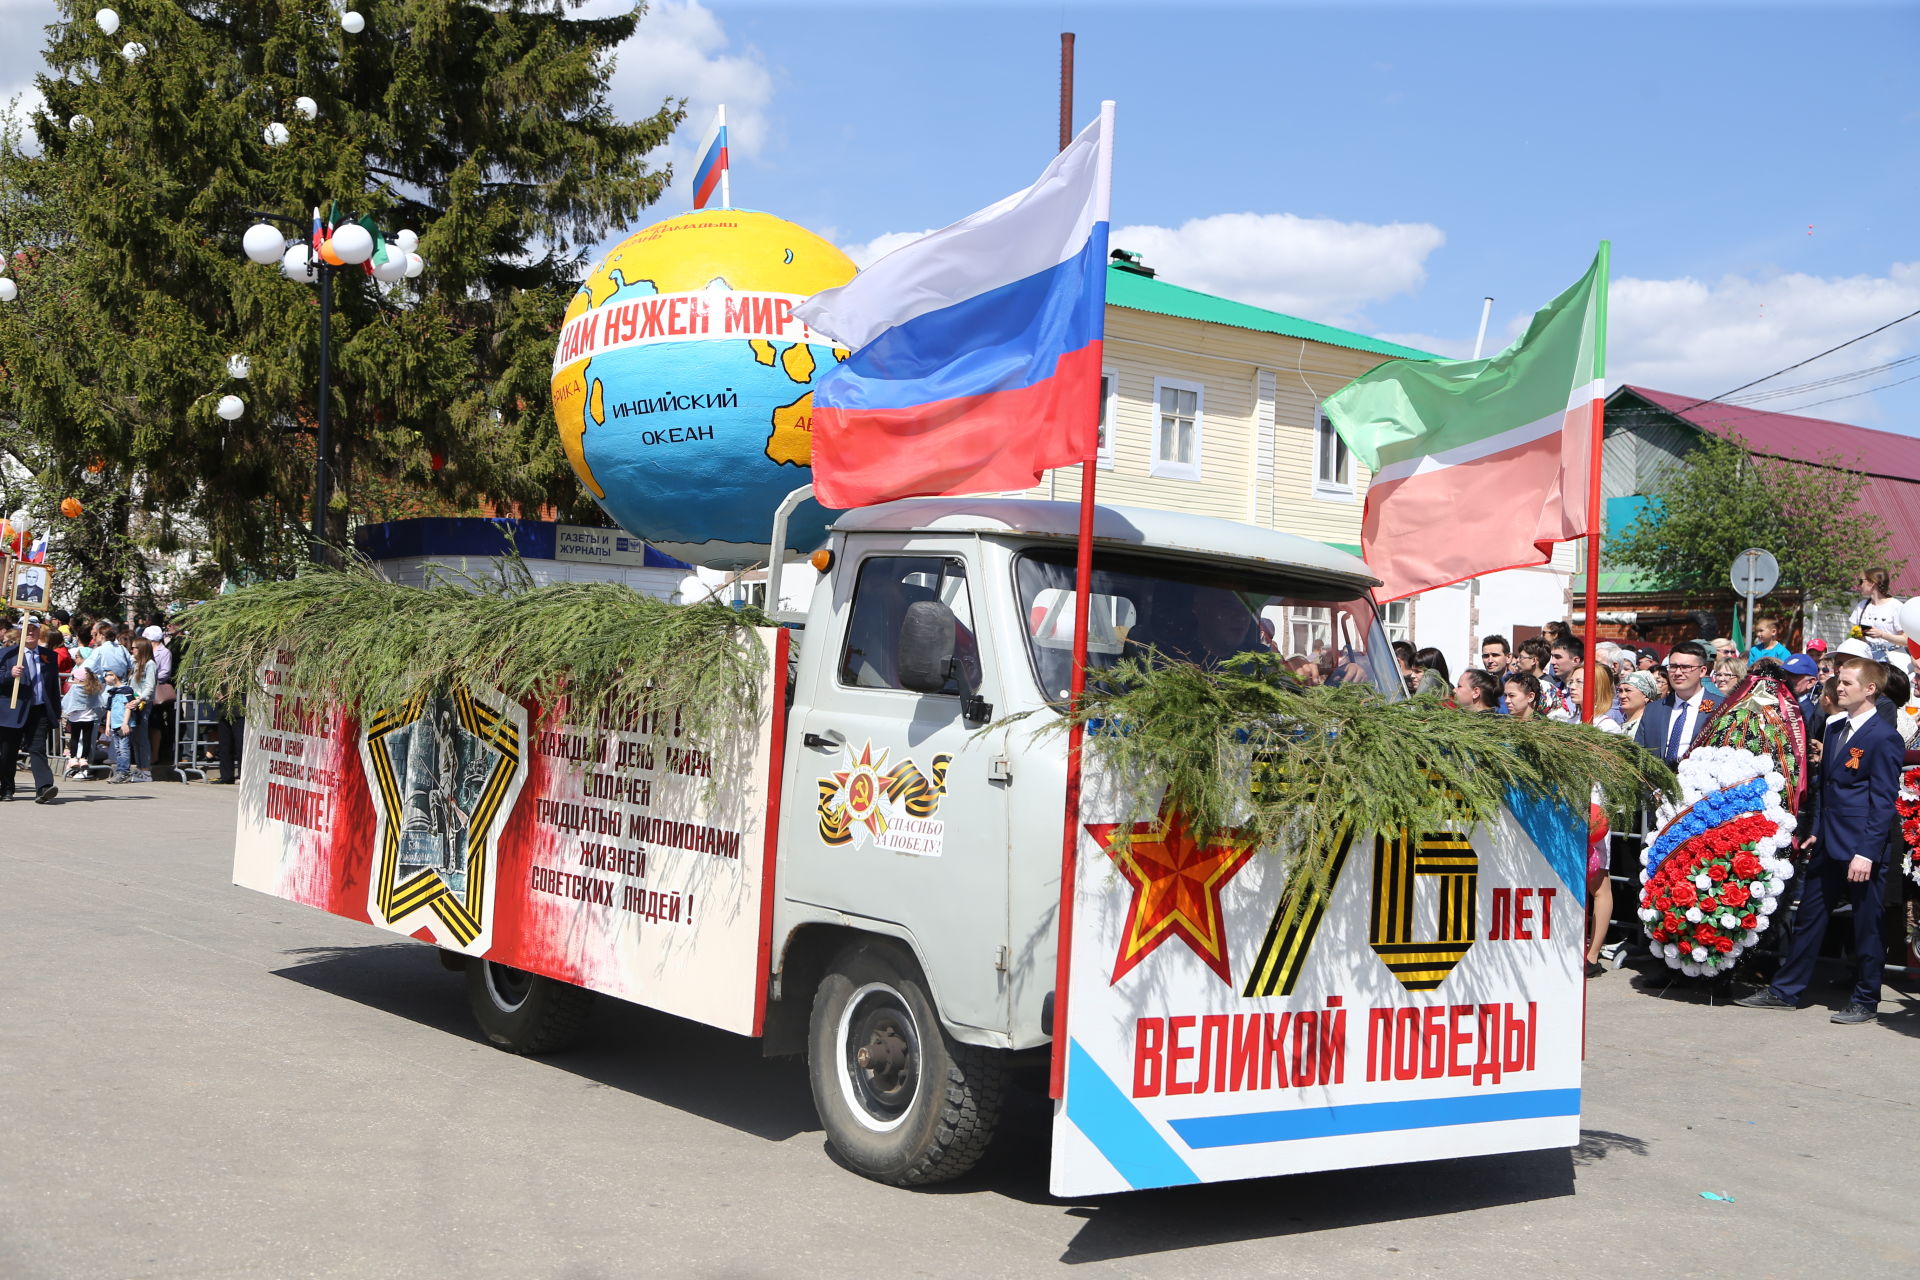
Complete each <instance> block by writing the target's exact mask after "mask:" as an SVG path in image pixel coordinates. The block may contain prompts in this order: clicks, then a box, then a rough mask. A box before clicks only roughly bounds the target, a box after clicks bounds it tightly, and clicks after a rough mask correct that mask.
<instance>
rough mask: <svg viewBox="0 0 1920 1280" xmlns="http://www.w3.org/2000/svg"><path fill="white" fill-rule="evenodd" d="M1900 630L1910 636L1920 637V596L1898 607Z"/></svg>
mask: <svg viewBox="0 0 1920 1280" xmlns="http://www.w3.org/2000/svg"><path fill="white" fill-rule="evenodd" d="M1900 629H1901V630H1902V631H1904V632H1906V633H1907V634H1908V635H1910V636H1920V596H1915V597H1914V598H1913V599H1911V600H1909V601H1907V602H1906V603H1905V604H1903V605H1901V606H1900ZM1909 643H1911V641H1909Z"/></svg>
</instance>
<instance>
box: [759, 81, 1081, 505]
mask: <svg viewBox="0 0 1920 1280" xmlns="http://www.w3.org/2000/svg"><path fill="white" fill-rule="evenodd" d="M1112 183H1113V104H1112V103H1111V102H1107V103H1102V104H1101V108H1100V118H1099V119H1098V120H1097V121H1095V122H1094V123H1093V124H1090V125H1088V126H1087V127H1086V129H1084V130H1083V131H1082V132H1081V133H1080V136H1079V137H1077V138H1075V139H1074V140H1073V141H1072V143H1070V144H1069V145H1068V146H1067V148H1066V150H1064V151H1062V152H1061V153H1060V154H1059V155H1058V156H1056V157H1054V160H1053V163H1052V164H1049V165H1048V166H1047V168H1046V171H1045V172H1044V173H1042V174H1041V175H1040V180H1039V181H1038V182H1035V183H1034V184H1033V185H1032V186H1031V187H1028V188H1027V189H1026V190H1024V191H1018V192H1015V193H1014V194H1013V195H1010V196H1008V197H1007V198H1006V199H1004V200H1002V201H1000V202H999V203H998V204H995V205H992V206H990V207H988V208H986V209H982V210H981V211H980V212H978V213H976V214H973V215H972V216H970V217H967V218H963V219H961V220H960V221H959V222H956V223H954V224H953V225H952V226H950V227H947V228H945V229H943V230H940V231H935V232H933V233H931V234H929V235H926V236H923V237H922V238H920V239H919V240H916V241H914V242H913V243H911V244H909V245H906V246H904V247H902V248H900V249H897V250H895V251H894V252H892V253H890V254H888V255H887V256H886V257H884V258H882V259H880V260H879V261H878V262H876V263H874V264H873V265H872V266H870V267H868V268H867V269H866V270H865V271H862V272H861V273H860V274H859V275H858V276H856V277H855V278H854V279H853V280H852V281H851V282H850V283H848V284H845V285H842V286H841V287H839V288H837V289H828V290H826V291H825V292H824V293H820V294H817V295H815V296H814V297H813V298H811V299H809V300H808V301H806V302H805V303H802V304H801V305H800V306H799V307H797V308H795V309H794V314H795V315H796V316H798V317H799V318H800V319H801V320H803V321H805V322H806V323H807V324H808V325H809V326H810V327H812V328H814V329H816V330H818V331H819V332H821V333H824V334H827V335H829V336H831V337H832V338H834V339H835V340H836V341H837V342H839V343H840V345H842V346H844V347H850V348H852V349H853V353H852V355H851V356H849V357H848V358H847V359H846V360H845V361H843V362H842V363H840V364H838V365H836V366H834V367H833V368H832V369H830V370H828V371H827V372H826V373H825V374H824V375H822V376H821V378H820V379H819V380H818V381H817V382H815V383H814V390H813V488H814V496H815V497H816V498H817V499H818V500H819V502H820V504H821V505H822V506H826V507H833V508H840V509H844V508H847V507H858V506H865V505H867V504H870V503H875V502H890V501H892V500H893V499H895V498H909V497H917V496H927V495H942V494H958V493H981V492H986V491H989V490H995V489H1025V488H1028V487H1030V486H1032V485H1034V484H1037V483H1039V480H1040V476H1041V475H1042V473H1044V472H1045V471H1046V470H1047V469H1048V468H1050V467H1060V466H1068V465H1071V464H1073V463H1076V462H1083V461H1085V460H1087V459H1089V458H1091V457H1093V456H1094V452H1095V450H1096V448H1097V447H1098V436H1099V425H1098V424H1099V416H1098V402H1099V394H1100V344H1101V339H1102V337H1103V336H1104V334H1105V330H1106V302H1107V208H1108V203H1109V193H1110V190H1111V188H1112Z"/></svg>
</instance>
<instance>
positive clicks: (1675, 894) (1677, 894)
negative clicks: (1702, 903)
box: [1668, 880, 1700, 907]
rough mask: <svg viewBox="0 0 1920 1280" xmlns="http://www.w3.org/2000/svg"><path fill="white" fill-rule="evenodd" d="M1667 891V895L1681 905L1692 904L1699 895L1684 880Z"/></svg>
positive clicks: (1687, 905) (1688, 905)
mask: <svg viewBox="0 0 1920 1280" xmlns="http://www.w3.org/2000/svg"><path fill="white" fill-rule="evenodd" d="M1668 892H1669V896H1670V897H1672V899H1673V900H1674V901H1675V902H1677V903H1679V904H1680V905H1681V906H1682V907H1690V906H1692V905H1693V904H1694V902H1695V901H1697V900H1698V899H1699V897H1700V895H1699V894H1698V893H1696V892H1694V888H1693V886H1692V885H1691V884H1689V883H1687V882H1686V881H1685V880H1682V881H1681V882H1680V883H1679V884H1676V885H1674V886H1673V888H1672V889H1671V890H1669V891H1668Z"/></svg>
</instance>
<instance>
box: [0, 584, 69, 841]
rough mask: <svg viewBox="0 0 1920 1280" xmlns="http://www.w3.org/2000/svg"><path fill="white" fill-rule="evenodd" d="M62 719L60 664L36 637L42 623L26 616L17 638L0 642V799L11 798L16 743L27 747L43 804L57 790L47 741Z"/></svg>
mask: <svg viewBox="0 0 1920 1280" xmlns="http://www.w3.org/2000/svg"><path fill="white" fill-rule="evenodd" d="M59 723H60V664H59V662H58V660H57V659H56V658H55V657H54V654H53V650H52V649H49V648H47V647H46V646H45V645H43V644H41V643H40V624H39V623H37V622H29V623H27V624H26V626H25V628H24V629H23V630H22V632H21V638H20V643H18V644H11V645H7V646H6V647H5V648H0V800H11V799H13V782H14V776H15V771H16V770H17V769H18V768H19V767H20V747H21V745H22V744H25V746H26V748H27V767H28V768H30V769H31V770H32V771H33V787H34V797H33V798H34V800H35V801H36V802H37V803H39V804H46V803H47V802H48V801H50V800H52V799H53V798H54V797H55V796H56V795H58V794H59V793H60V790H59V788H58V787H56V786H54V785H53V768H52V766H50V765H49V764H48V763H47V744H48V742H49V741H50V740H51V735H52V734H53V731H54V729H55V728H56V727H57V726H58V725H59Z"/></svg>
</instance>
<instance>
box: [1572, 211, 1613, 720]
mask: <svg viewBox="0 0 1920 1280" xmlns="http://www.w3.org/2000/svg"><path fill="white" fill-rule="evenodd" d="M1612 255H1613V242H1612V241H1611V240H1602V241H1601V242H1600V279H1599V280H1598V281H1597V282H1596V287H1595V289H1594V292H1593V297H1594V302H1593V306H1594V328H1595V329H1596V331H1597V332H1596V335H1595V349H1596V351H1597V352H1598V359H1596V360H1595V361H1594V369H1593V377H1594V380H1595V381H1596V382H1598V383H1600V387H1599V388H1598V389H1597V390H1596V391H1595V393H1594V397H1593V446H1592V452H1591V453H1590V454H1589V455H1588V462H1587V634H1586V650H1587V652H1586V676H1585V679H1584V680H1583V682H1582V687H1581V690H1580V722H1581V723H1582V724H1592V723H1593V686H1594V678H1593V669H1594V662H1595V656H1594V655H1595V651H1596V650H1597V649H1599V647H1600V526H1601V525H1602V524H1603V523H1604V521H1603V520H1602V518H1601V516H1602V512H1601V507H1600V501H1601V499H1600V463H1601V456H1602V445H1603V444H1604V442H1605V439H1606V433H1607V399H1606V395H1605V394H1604V393H1605V391H1606V377H1607V281H1608V278H1609V275H1610V270H1611V266H1612Z"/></svg>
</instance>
